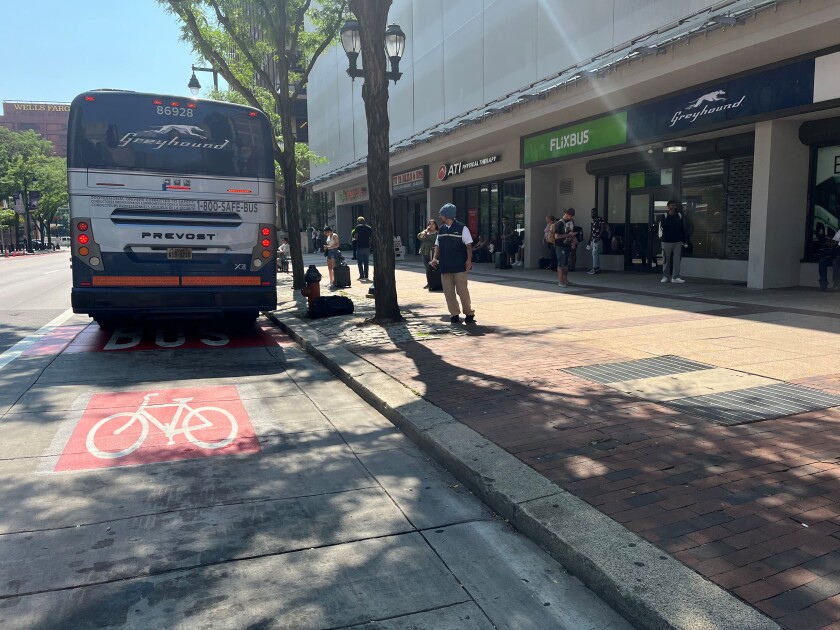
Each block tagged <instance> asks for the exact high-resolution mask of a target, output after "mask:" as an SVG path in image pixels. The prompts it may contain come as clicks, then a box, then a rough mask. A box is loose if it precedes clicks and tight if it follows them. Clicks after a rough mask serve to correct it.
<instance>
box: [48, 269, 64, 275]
mask: <svg viewBox="0 0 840 630" xmlns="http://www.w3.org/2000/svg"><path fill="white" fill-rule="evenodd" d="M59 271H63V270H62V269H53V270H52V271H45V272H44V275H45V276H48V275H50V274H51V273H58V272H59Z"/></svg>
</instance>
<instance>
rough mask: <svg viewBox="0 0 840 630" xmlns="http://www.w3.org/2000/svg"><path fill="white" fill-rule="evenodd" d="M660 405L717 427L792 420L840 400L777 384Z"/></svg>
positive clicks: (819, 393)
mask: <svg viewBox="0 0 840 630" xmlns="http://www.w3.org/2000/svg"><path fill="white" fill-rule="evenodd" d="M661 404H662V405H664V406H666V407H669V408H671V409H674V410H676V411H680V412H683V413H686V414H690V415H693V416H698V417H700V418H704V419H706V420H712V421H714V422H717V423H718V424H724V425H728V426H729V425H735V424H745V423H748V422H758V421H759V420H770V419H772V418H782V417H785V416H792V415H794V414H798V413H804V412H806V411H815V410H817V409H826V408H828V407H838V406H840V396H835V395H833V394H827V393H825V392H821V391H818V390H816V389H810V388H808V387H802V386H800V385H790V384H789V383H779V384H778V385H764V386H762V387H750V388H748V389H741V390H735V391H731V392H724V393H720V394H709V395H707V396H695V397H693V398H681V399H678V400H671V401H669V402H664V403H661Z"/></svg>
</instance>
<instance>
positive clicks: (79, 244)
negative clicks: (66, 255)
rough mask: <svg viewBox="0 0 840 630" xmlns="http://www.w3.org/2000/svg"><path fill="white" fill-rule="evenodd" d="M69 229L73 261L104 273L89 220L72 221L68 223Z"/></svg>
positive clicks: (100, 252)
mask: <svg viewBox="0 0 840 630" xmlns="http://www.w3.org/2000/svg"><path fill="white" fill-rule="evenodd" d="M70 228H71V230H72V237H71V238H72V239H73V240H72V241H71V242H72V243H73V260H75V261H79V262H82V263H84V264H85V265H87V266H88V267H90V268H91V269H95V270H96V271H104V270H105V266H104V265H103V264H102V251H101V250H100V248H99V245H97V244H96V239H95V238H94V236H93V227H92V224H91V221H90V219H88V218H78V219H74V220H73V221H72V222H71V223H70Z"/></svg>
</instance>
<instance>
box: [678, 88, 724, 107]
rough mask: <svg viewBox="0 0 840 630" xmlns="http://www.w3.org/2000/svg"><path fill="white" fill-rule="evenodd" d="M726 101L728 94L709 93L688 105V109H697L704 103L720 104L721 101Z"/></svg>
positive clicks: (719, 91) (719, 92)
mask: <svg viewBox="0 0 840 630" xmlns="http://www.w3.org/2000/svg"><path fill="white" fill-rule="evenodd" d="M725 100H726V92H724V91H723V90H715V91H714V92H709V93H708V94H704V95H703V96H701V97H700V98H698V99H696V100H693V101H691V102H690V103H689V104H688V105H686V109H697V108H698V107H700V106H701V105H703V104H704V103H719V102H720V101H725Z"/></svg>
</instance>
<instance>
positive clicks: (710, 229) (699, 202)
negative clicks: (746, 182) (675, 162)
mask: <svg viewBox="0 0 840 630" xmlns="http://www.w3.org/2000/svg"><path fill="white" fill-rule="evenodd" d="M724 166H725V162H724V161H723V160H711V161H708V162H700V163H697V164H686V165H685V166H684V167H683V169H682V195H681V200H682V202H683V208H684V217H685V227H686V232H687V235H688V239H689V249H688V252H686V253H687V254H689V255H692V256H699V257H703V258H724V257H725V248H724V246H725V238H726V212H725V205H724V182H723V173H724Z"/></svg>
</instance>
